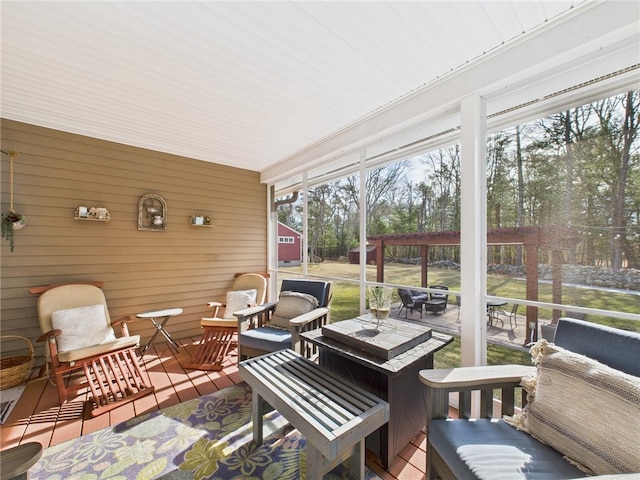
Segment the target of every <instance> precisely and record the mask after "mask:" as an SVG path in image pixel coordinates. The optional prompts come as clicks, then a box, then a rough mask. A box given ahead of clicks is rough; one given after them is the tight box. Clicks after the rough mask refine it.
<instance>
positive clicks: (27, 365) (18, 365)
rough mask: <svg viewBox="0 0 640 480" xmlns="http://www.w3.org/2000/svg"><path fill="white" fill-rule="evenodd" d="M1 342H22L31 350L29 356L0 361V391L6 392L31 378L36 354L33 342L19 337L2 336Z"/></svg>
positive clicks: (7, 358) (6, 358)
mask: <svg viewBox="0 0 640 480" xmlns="http://www.w3.org/2000/svg"><path fill="white" fill-rule="evenodd" d="M0 340H22V341H24V342H25V343H26V344H27V348H28V349H29V355H20V356H16V357H5V358H2V359H0V390H5V389H7V388H11V387H15V386H16V385H20V384H21V383H22V382H24V381H25V380H27V379H28V378H29V377H30V376H31V369H32V368H33V362H34V358H35V352H34V350H33V345H32V344H31V342H30V341H29V340H28V339H26V338H24V337H21V336H19V335H2V337H0Z"/></svg>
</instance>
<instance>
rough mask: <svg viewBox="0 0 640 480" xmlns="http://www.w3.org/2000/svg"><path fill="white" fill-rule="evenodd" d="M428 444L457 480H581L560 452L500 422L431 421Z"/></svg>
mask: <svg viewBox="0 0 640 480" xmlns="http://www.w3.org/2000/svg"><path fill="white" fill-rule="evenodd" d="M428 435H429V442H430V446H431V448H434V449H435V451H436V452H437V453H438V455H439V456H440V457H442V459H443V460H444V462H445V463H446V464H447V465H448V466H449V468H450V469H451V471H452V472H453V473H454V475H455V476H456V478H458V479H482V480H515V479H519V478H523V479H527V480H549V478H550V477H549V472H553V479H554V480H564V479H571V478H583V477H584V476H585V474H584V472H581V471H580V470H579V469H578V468H576V467H574V466H573V465H571V464H570V463H568V462H567V461H566V460H565V459H564V458H563V457H562V455H561V454H560V453H558V452H557V451H555V450H554V449H552V448H550V447H547V446H546V445H543V444H542V443H540V442H538V441H537V440H536V439H534V438H533V437H531V436H530V435H528V434H527V433H525V432H522V431H520V430H517V429H515V428H514V427H512V426H510V425H508V424H507V423H505V422H504V421H502V420H489V419H478V420H472V421H469V420H432V421H431V424H430V425H429V434H428Z"/></svg>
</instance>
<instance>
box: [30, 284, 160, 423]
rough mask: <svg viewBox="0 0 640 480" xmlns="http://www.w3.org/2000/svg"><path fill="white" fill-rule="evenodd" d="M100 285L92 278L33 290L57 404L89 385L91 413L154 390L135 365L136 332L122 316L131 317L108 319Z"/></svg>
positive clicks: (138, 337)
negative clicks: (117, 332)
mask: <svg viewBox="0 0 640 480" xmlns="http://www.w3.org/2000/svg"><path fill="white" fill-rule="evenodd" d="M100 286H101V283H99V282H95V283H93V284H72V285H52V286H45V287H35V288H32V289H31V293H40V294H41V295H40V297H39V298H38V319H39V322H40V328H41V331H42V332H43V333H42V335H41V336H40V337H39V338H38V341H39V342H46V343H45V349H44V351H45V361H46V368H47V371H48V375H49V377H50V379H51V380H52V381H53V383H54V384H55V385H56V386H57V387H58V397H59V400H60V404H61V405H62V404H63V403H64V402H66V401H67V400H68V398H69V397H70V396H71V395H72V394H77V393H78V392H79V391H80V390H84V389H87V388H88V389H89V390H90V392H91V397H92V400H93V403H94V407H93V409H92V411H91V415H92V416H96V415H99V414H102V413H105V412H108V411H109V410H112V409H114V408H116V407H118V406H119V405H121V404H123V403H126V402H131V401H133V400H135V399H137V398H139V397H142V396H144V395H148V394H150V393H152V392H153V391H154V388H153V387H152V386H150V385H148V383H147V381H146V380H145V378H144V377H143V375H142V372H141V370H140V366H139V364H138V359H137V355H136V351H135V350H136V348H138V346H139V345H140V336H139V335H129V330H128V328H127V323H126V320H130V319H132V317H124V318H121V319H119V320H117V321H115V322H111V318H110V316H109V310H108V308H107V301H106V299H105V296H104V293H103V292H102V290H101V289H100V288H99V287H100ZM116 325H119V326H120V327H121V330H122V336H121V337H116V335H115V332H114V330H113V327H114V326H116ZM78 374H79V375H78ZM66 376H69V377H70V378H69V379H67V378H65V377H66ZM67 380H68V384H67Z"/></svg>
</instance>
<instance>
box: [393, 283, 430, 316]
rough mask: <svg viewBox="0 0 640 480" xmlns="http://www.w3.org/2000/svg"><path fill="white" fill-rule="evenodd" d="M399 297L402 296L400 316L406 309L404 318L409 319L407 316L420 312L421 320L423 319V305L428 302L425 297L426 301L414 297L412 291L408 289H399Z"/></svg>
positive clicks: (399, 308) (399, 309)
mask: <svg viewBox="0 0 640 480" xmlns="http://www.w3.org/2000/svg"><path fill="white" fill-rule="evenodd" d="M398 296H400V306H399V307H398V315H400V312H402V310H403V309H404V318H408V316H407V314H408V313H409V312H411V313H412V314H413V312H414V311H416V310H417V311H418V312H420V318H422V305H423V304H424V302H426V301H427V298H426V297H425V298H424V300H423V299H421V298H419V297H417V296H414V295H412V293H411V291H410V290H408V289H406V288H399V289H398Z"/></svg>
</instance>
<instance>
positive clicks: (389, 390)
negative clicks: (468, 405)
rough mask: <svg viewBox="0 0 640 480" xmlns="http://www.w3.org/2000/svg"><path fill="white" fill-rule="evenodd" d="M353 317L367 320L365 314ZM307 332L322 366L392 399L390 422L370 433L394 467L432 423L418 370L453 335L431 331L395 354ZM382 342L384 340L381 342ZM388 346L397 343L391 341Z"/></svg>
mask: <svg viewBox="0 0 640 480" xmlns="http://www.w3.org/2000/svg"><path fill="white" fill-rule="evenodd" d="M347 321H351V322H361V323H363V322H364V321H365V318H364V317H358V318H355V319H351V320H345V322H347ZM385 322H388V323H389V324H390V325H393V326H394V328H397V329H398V330H399V331H401V330H402V329H403V328H404V329H406V328H407V327H408V328H411V329H417V330H420V329H424V330H427V329H429V327H427V326H426V325H423V324H420V323H417V322H412V321H408V320H396V319H388V320H385ZM337 323H340V322H337ZM363 325H365V324H364V323H363ZM301 337H304V339H305V341H308V342H311V343H313V344H315V345H317V346H318V347H319V350H320V358H319V363H320V366H321V367H322V368H324V369H327V370H329V371H331V372H332V373H333V374H334V375H336V376H337V377H339V378H342V379H344V380H347V381H350V382H353V383H355V384H356V385H359V386H361V387H363V388H364V389H366V390H367V391H369V392H371V393H373V394H374V395H376V396H378V397H380V398H381V399H383V400H385V401H387V402H388V403H389V408H390V417H389V423H387V424H385V425H383V426H382V427H380V428H379V429H378V430H377V431H376V432H374V433H372V434H371V435H369V436H368V437H367V441H366V442H367V448H369V449H370V450H371V451H373V452H375V453H376V454H378V455H380V459H381V461H382V465H383V467H384V468H385V469H387V470H388V469H389V468H390V467H391V465H392V463H393V460H394V459H395V458H396V456H397V455H398V453H399V452H400V450H402V449H403V448H404V447H405V446H406V445H407V444H408V443H409V442H410V441H411V440H412V439H413V438H414V437H415V436H416V435H418V434H419V433H420V431H421V430H422V428H423V427H424V426H425V423H426V419H427V412H426V403H425V399H424V395H423V386H422V384H421V383H420V379H419V376H418V373H419V372H420V370H424V369H427V368H433V354H434V353H435V352H437V351H438V350H440V349H442V348H444V347H445V346H446V345H448V344H449V343H451V342H452V341H453V337H451V336H449V335H443V334H440V333H437V332H431V338H429V339H428V340H426V341H424V342H422V343H419V344H418V345H416V346H414V347H412V348H409V349H408V350H406V351H404V352H403V353H400V354H398V355H396V356H395V357H393V358H389V359H386V358H382V356H378V355H375V354H373V353H368V352H366V351H364V349H363V348H358V347H356V346H353V344H351V345H349V344H346V343H343V342H340V341H338V340H335V339H333V338H329V337H327V336H325V335H323V333H322V329H317V330H313V331H311V332H305V333H302V334H301ZM365 338H366V337H365ZM378 347H380V345H376V348H378ZM388 348H394V346H393V345H392V344H389V346H388Z"/></svg>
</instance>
